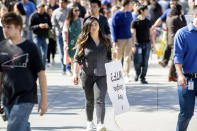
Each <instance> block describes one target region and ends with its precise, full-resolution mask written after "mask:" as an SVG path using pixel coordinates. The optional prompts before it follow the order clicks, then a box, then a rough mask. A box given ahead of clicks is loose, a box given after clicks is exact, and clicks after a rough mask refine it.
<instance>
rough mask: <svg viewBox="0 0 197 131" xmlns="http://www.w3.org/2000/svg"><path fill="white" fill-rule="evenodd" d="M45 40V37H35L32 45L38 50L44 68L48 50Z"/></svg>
mask: <svg viewBox="0 0 197 131" xmlns="http://www.w3.org/2000/svg"><path fill="white" fill-rule="evenodd" d="M46 39H47V38H45V37H35V38H34V39H33V41H34V43H35V44H36V45H37V46H38V47H39V48H40V51H41V54H42V59H43V64H44V67H46V59H47V50H48V45H47V42H46Z"/></svg>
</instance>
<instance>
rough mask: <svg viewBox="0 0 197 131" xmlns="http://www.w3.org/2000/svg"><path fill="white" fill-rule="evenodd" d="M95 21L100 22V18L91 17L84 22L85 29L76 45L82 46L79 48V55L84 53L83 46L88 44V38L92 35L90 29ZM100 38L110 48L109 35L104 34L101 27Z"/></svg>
mask: <svg viewBox="0 0 197 131" xmlns="http://www.w3.org/2000/svg"><path fill="white" fill-rule="evenodd" d="M94 21H97V22H98V24H99V20H98V19H97V18H95V17H90V18H88V19H87V20H86V21H85V23H84V26H83V29H82V32H81V34H80V35H79V37H78V39H77V44H76V46H75V48H76V47H77V46H79V47H80V49H79V52H78V54H77V55H78V56H81V55H82V54H83V47H84V45H85V44H86V42H87V40H88V39H89V38H90V37H91V36H90V29H91V26H92V23H93V22H94ZM100 27H101V26H100V24H99V28H100ZM99 39H100V41H102V42H101V43H104V44H105V46H106V48H107V49H109V47H110V41H109V40H108V39H107V37H105V36H104V34H103V33H102V32H101V28H100V29H99Z"/></svg>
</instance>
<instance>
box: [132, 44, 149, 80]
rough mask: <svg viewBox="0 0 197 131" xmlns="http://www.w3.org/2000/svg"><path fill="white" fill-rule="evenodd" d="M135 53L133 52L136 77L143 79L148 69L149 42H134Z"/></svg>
mask: <svg viewBox="0 0 197 131" xmlns="http://www.w3.org/2000/svg"><path fill="white" fill-rule="evenodd" d="M135 47H136V53H135V54H134V59H133V61H134V68H135V72H136V77H139V76H140V78H141V80H144V79H145V77H146V73H147V70H148V60H149V55H150V49H151V47H150V43H136V44H135Z"/></svg>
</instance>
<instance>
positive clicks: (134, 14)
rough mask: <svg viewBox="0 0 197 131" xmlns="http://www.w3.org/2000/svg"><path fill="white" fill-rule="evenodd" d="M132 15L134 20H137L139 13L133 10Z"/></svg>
mask: <svg viewBox="0 0 197 131" xmlns="http://www.w3.org/2000/svg"><path fill="white" fill-rule="evenodd" d="M132 17H133V20H135V19H136V18H137V17H138V14H136V13H135V12H132Z"/></svg>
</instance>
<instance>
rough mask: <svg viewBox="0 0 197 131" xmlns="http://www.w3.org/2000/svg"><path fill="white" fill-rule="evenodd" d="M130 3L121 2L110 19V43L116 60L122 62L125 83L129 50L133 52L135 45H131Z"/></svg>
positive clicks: (127, 77) (127, 75) (126, 0)
mask: <svg viewBox="0 0 197 131" xmlns="http://www.w3.org/2000/svg"><path fill="white" fill-rule="evenodd" d="M131 8H132V3H131V1H130V0H123V1H122V7H121V9H120V10H119V11H117V12H116V13H115V14H114V15H113V17H112V26H111V31H112V32H111V33H112V41H113V48H114V49H116V51H117V56H116V57H117V58H116V59H117V60H122V58H123V56H124V62H123V73H124V76H125V81H126V82H128V81H129V71H130V63H131V49H132V50H133V52H135V45H134V43H132V34H131V22H132V20H133V18H132V14H131Z"/></svg>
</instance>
